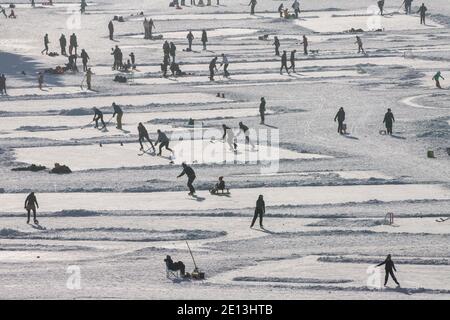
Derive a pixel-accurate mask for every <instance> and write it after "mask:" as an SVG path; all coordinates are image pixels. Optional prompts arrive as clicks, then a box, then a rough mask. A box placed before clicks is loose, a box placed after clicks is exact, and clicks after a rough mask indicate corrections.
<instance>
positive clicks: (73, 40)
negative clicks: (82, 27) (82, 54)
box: [69, 33, 78, 55]
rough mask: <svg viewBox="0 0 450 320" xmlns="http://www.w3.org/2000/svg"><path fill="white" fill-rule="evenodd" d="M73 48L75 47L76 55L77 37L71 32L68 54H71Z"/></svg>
mask: <svg viewBox="0 0 450 320" xmlns="http://www.w3.org/2000/svg"><path fill="white" fill-rule="evenodd" d="M73 49H75V55H77V50H78V39H77V36H76V35H75V33H74V34H72V35H71V36H70V39H69V54H70V55H72V52H73Z"/></svg>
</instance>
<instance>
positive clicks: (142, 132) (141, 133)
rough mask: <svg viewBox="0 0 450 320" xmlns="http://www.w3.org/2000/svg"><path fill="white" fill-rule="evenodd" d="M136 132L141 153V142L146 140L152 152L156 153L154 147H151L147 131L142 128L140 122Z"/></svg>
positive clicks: (151, 143) (142, 146) (142, 148)
mask: <svg viewBox="0 0 450 320" xmlns="http://www.w3.org/2000/svg"><path fill="white" fill-rule="evenodd" d="M138 132H139V144H140V145H141V149H140V150H141V151H142V150H144V145H143V144H142V142H143V141H144V139H146V140H147V141H148V142H149V143H150V145H151V146H152V148H153V152H155V151H156V149H155V146H154V145H153V142H152V140H150V137H149V136H148V131H147V129H146V128H145V127H144V125H143V124H142V122H139V124H138Z"/></svg>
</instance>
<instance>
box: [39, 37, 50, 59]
mask: <svg viewBox="0 0 450 320" xmlns="http://www.w3.org/2000/svg"><path fill="white" fill-rule="evenodd" d="M49 43H50V40H48V33H46V34H45V36H44V50H42V51H41V54H44V52H45V54H48V44H49Z"/></svg>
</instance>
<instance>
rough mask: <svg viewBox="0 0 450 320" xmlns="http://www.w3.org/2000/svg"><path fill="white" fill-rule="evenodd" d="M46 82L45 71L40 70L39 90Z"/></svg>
mask: <svg viewBox="0 0 450 320" xmlns="http://www.w3.org/2000/svg"><path fill="white" fill-rule="evenodd" d="M43 84H44V73H42V72H39V73H38V86H39V90H42V85H43Z"/></svg>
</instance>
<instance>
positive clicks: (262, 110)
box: [259, 97, 266, 124]
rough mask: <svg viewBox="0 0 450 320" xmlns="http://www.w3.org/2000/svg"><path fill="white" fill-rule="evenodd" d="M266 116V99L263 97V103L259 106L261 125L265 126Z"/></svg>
mask: <svg viewBox="0 0 450 320" xmlns="http://www.w3.org/2000/svg"><path fill="white" fill-rule="evenodd" d="M265 115H266V99H265V98H264V97H261V103H260V104H259V116H260V117H261V124H264V121H265Z"/></svg>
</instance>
